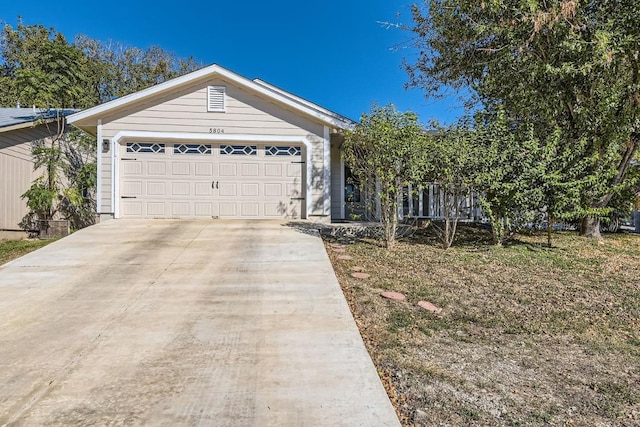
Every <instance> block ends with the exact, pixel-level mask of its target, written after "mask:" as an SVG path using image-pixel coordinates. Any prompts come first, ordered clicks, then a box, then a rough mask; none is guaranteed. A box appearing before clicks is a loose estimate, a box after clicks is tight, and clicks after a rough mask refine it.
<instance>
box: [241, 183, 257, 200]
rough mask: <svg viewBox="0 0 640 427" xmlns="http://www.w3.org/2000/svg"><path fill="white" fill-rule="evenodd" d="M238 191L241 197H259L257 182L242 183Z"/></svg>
mask: <svg viewBox="0 0 640 427" xmlns="http://www.w3.org/2000/svg"><path fill="white" fill-rule="evenodd" d="M240 189H241V190H240V195H241V196H242V197H258V196H259V195H260V184H258V183H257V182H251V183H243V184H242V185H241V187H240Z"/></svg>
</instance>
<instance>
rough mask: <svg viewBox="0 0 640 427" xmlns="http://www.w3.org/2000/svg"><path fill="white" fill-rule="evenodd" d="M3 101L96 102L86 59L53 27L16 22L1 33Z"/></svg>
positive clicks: (56, 104)
mask: <svg viewBox="0 0 640 427" xmlns="http://www.w3.org/2000/svg"><path fill="white" fill-rule="evenodd" d="M1 46H2V59H3V61H4V64H3V65H2V66H1V67H0V75H1V76H2V77H1V78H2V83H3V86H4V88H3V89H2V91H1V92H0V96H1V99H0V102H1V104H2V105H7V106H15V105H16V104H17V103H20V104H22V105H35V106H38V107H40V108H86V107H90V106H93V105H95V104H96V103H97V102H98V93H97V91H96V90H95V88H94V87H93V86H92V85H91V84H90V83H91V82H90V79H89V77H88V76H89V69H90V67H91V64H90V62H89V59H88V58H87V57H86V56H85V55H84V54H83V53H82V52H81V51H80V49H78V48H77V47H75V46H73V45H71V44H70V43H68V42H67V40H66V38H65V37H64V36H63V35H62V34H60V33H57V32H56V31H55V30H54V29H52V28H51V29H46V28H44V27H43V26H41V25H32V26H27V25H24V24H23V23H22V21H19V22H18V25H17V27H16V28H15V29H14V28H12V27H11V26H10V25H6V26H5V27H4V28H3V30H2V35H1Z"/></svg>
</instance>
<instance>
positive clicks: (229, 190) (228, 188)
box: [218, 182, 238, 197]
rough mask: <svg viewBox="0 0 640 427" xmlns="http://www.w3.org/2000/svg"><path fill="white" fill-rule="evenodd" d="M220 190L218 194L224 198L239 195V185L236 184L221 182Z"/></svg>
mask: <svg viewBox="0 0 640 427" xmlns="http://www.w3.org/2000/svg"><path fill="white" fill-rule="evenodd" d="M219 190H220V192H219V193H218V194H219V195H220V196H222V197H236V196H237V195H238V189H237V185H236V183H234V182H221V183H220V188H219Z"/></svg>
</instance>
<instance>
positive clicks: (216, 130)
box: [209, 128, 224, 133]
mask: <svg viewBox="0 0 640 427" xmlns="http://www.w3.org/2000/svg"><path fill="white" fill-rule="evenodd" d="M209 133H224V129H223V128H209Z"/></svg>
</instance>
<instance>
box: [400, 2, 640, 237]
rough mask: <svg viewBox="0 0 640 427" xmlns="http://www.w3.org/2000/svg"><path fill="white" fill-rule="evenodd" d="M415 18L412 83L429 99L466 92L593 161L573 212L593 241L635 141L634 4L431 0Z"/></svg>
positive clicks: (638, 78) (639, 129)
mask: <svg viewBox="0 0 640 427" xmlns="http://www.w3.org/2000/svg"><path fill="white" fill-rule="evenodd" d="M413 19H414V25H413V27H412V28H411V30H412V31H413V34H414V35H415V36H416V37H415V43H416V47H417V48H418V49H419V50H420V54H419V56H418V59H417V60H416V61H415V63H412V64H408V65H407V70H408V71H409V75H410V82H411V84H412V85H414V86H418V87H422V88H424V89H425V90H426V91H427V93H428V94H430V95H432V94H436V95H437V94H438V93H439V91H441V90H442V89H443V88H444V87H453V88H457V89H462V88H469V89H471V90H472V92H471V93H472V96H473V100H472V101H475V102H481V103H485V104H489V105H491V104H493V103H499V104H500V105H502V106H503V108H504V109H505V111H506V113H507V114H508V116H509V119H510V120H511V121H513V122H515V123H530V124H531V125H532V126H533V129H534V132H535V135H536V138H538V139H539V140H540V141H549V140H550V138H551V137H552V135H553V134H554V133H556V132H557V131H558V130H560V133H559V135H558V138H559V141H560V144H561V145H562V146H563V147H572V148H573V149H574V150H575V151H576V153H577V155H576V158H580V159H590V160H589V161H588V162H587V164H588V166H589V167H585V169H584V170H583V177H584V178H585V179H586V180H587V181H589V182H591V183H592V184H593V187H591V188H588V189H587V188H585V189H584V190H585V191H584V192H583V194H582V195H581V203H580V205H579V206H577V209H578V210H577V215H579V216H581V217H582V227H581V231H582V234H583V235H585V236H590V237H599V236H600V232H599V225H600V219H601V218H603V217H606V215H608V213H609V212H610V208H609V203H610V202H611V200H612V198H613V196H614V195H615V194H617V193H619V191H618V188H619V187H620V186H624V185H625V183H624V181H625V177H626V173H627V170H628V169H629V166H630V162H631V159H632V158H633V155H634V153H635V152H636V151H637V149H638V145H639V144H640V109H639V106H640V62H639V61H640V58H639V57H638V49H637V46H638V45H639V44H640V26H638V24H637V23H638V22H639V21H640V4H638V2H637V1H636V0H619V1H602V2H589V1H585V0H582V1H578V0H555V1H537V0H516V1H506V0H486V1H481V2H466V1H462V0H431V1H428V2H425V4H424V7H420V6H418V5H416V6H414V8H413ZM440 93H441V92H440ZM589 177H590V178H589Z"/></svg>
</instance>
